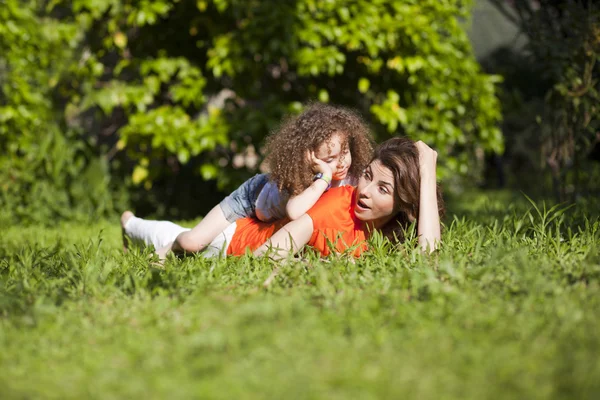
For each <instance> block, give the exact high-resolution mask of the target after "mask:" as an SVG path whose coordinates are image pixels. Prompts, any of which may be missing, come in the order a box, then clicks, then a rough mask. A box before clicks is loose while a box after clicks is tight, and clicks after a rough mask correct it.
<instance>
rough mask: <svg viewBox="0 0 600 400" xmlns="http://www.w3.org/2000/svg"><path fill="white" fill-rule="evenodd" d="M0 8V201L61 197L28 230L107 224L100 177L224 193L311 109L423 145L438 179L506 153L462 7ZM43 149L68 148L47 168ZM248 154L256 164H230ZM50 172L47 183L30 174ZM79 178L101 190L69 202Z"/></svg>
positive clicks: (230, 1) (12, 0)
mask: <svg viewBox="0 0 600 400" xmlns="http://www.w3.org/2000/svg"><path fill="white" fill-rule="evenodd" d="M5 3H6V5H7V7H3V9H2V11H1V13H2V14H1V15H2V17H1V18H2V20H1V21H0V22H2V24H1V27H0V50H1V51H2V55H0V74H1V76H2V82H3V83H2V98H1V99H0V102H1V103H0V132H1V134H2V136H1V138H2V142H1V145H2V149H3V150H6V151H5V152H6V154H7V155H6V156H2V157H1V158H0V162H2V163H4V164H3V167H4V168H3V169H2V171H3V173H4V171H12V172H7V173H6V175H5V177H6V179H4V181H5V182H14V181H16V180H17V179H18V181H19V182H20V183H19V185H20V186H18V185H13V186H12V187H11V188H10V189H7V188H6V185H4V189H3V193H4V195H3V196H4V198H5V200H4V202H8V203H10V204H11V209H10V210H9V208H5V210H7V211H6V212H5V213H7V214H10V215H15V217H14V218H12V217H11V219H12V220H13V222H14V221H19V220H23V218H25V219H27V218H28V217H27V215H28V213H29V211H30V210H32V209H33V210H36V209H41V208H43V206H42V205H41V204H40V205H39V207H38V203H36V201H37V200H36V197H34V196H33V195H29V194H28V193H34V192H40V191H43V192H47V193H49V195H48V197H49V198H52V199H57V200H56V203H55V204H53V205H51V207H50V208H51V209H53V211H51V212H47V213H46V212H45V211H44V213H46V214H44V215H41V214H40V216H39V218H38V217H35V218H34V219H40V220H41V219H44V218H50V219H52V218H61V217H66V216H67V215H66V214H65V215H60V213H59V212H58V210H68V212H67V214H68V215H71V214H73V213H77V212H78V211H77V210H78V207H77V206H76V205H78V204H96V205H100V204H106V206H103V207H100V208H98V207H96V211H95V212H97V213H100V214H102V213H105V212H106V211H107V210H109V209H111V208H113V205H112V204H111V203H110V200H109V199H108V197H107V196H108V195H109V192H110V190H109V189H108V187H109V186H108V184H109V180H108V178H106V176H105V175H104V174H106V173H107V172H108V171H110V174H111V175H112V177H113V178H114V179H115V180H116V181H120V182H122V183H124V184H125V185H127V184H129V183H133V185H136V186H139V188H138V189H137V190H132V192H134V196H137V197H140V192H141V193H144V192H147V191H150V190H153V189H152V188H154V190H155V195H156V194H157V193H159V192H161V193H162V192H165V191H164V190H162V189H160V188H163V187H164V185H165V182H172V181H174V179H172V178H174V177H176V176H177V174H178V173H180V171H181V170H182V168H181V167H182V165H184V164H189V165H190V166H191V167H189V168H193V170H194V172H195V173H196V175H201V176H202V178H203V179H217V180H218V182H219V187H220V188H228V189H231V188H232V187H234V186H235V185H236V184H238V183H239V182H240V180H242V179H244V178H246V177H247V176H248V175H249V174H250V173H251V171H249V170H252V169H256V167H257V165H258V163H257V161H260V157H261V156H262V154H261V149H262V145H263V139H264V137H265V136H266V135H267V134H268V133H269V132H271V131H272V130H274V129H276V127H277V124H278V123H279V121H280V120H281V117H282V116H283V115H284V114H288V113H298V112H300V111H301V110H302V104H303V103H305V102H307V101H309V100H313V99H316V100H319V101H323V102H328V101H331V102H334V103H340V104H345V105H349V106H352V107H355V108H358V109H359V110H360V111H361V112H362V113H363V114H364V115H365V116H366V117H367V118H368V119H369V120H370V121H371V122H372V123H373V126H374V128H375V131H376V136H377V138H378V140H384V139H386V138H387V137H389V136H390V135H395V134H406V135H409V136H411V137H413V138H414V139H422V140H424V141H426V142H428V143H429V144H430V145H432V146H434V147H436V148H437V149H438V150H439V151H440V153H441V154H444V157H442V158H441V160H442V166H441V168H440V174H441V177H442V178H443V177H447V176H448V175H449V174H452V175H455V174H456V172H459V173H462V174H465V173H469V172H473V173H475V172H476V171H474V170H472V168H473V167H474V165H472V164H471V163H470V160H472V159H474V157H472V156H471V155H472V154H473V152H474V151H475V150H478V149H486V150H495V151H500V150H501V149H502V138H501V136H500V134H499V131H498V129H497V127H496V125H497V124H498V122H499V119H500V110H499V108H498V102H497V100H496V97H495V95H494V87H495V83H496V82H497V77H494V76H487V75H485V74H483V73H481V71H480V69H479V66H478V65H477V63H476V62H475V60H474V58H473V54H472V51H471V48H470V45H469V42H468V40H467V37H466V35H465V32H464V27H463V24H461V21H468V16H469V4H470V3H469V2H463V1H458V0H452V1H449V2H443V3H440V2H438V1H434V0H427V1H418V2H417V1H408V0H377V1H343V0H336V1H327V2H322V1H315V0H298V1H292V2H290V1H284V2H271V1H259V0H251V1H238V0H218V1H217V0H214V1H208V0H207V1H198V2H183V1H166V0H145V1H131V0H127V1H113V0H110V1H96V0H73V1H62V0H56V1H52V2H44V1H40V0H30V1H27V2H18V1H16V0H7V1H6V2H5ZM40 138H44V139H40ZM46 138H48V139H46ZM46 140H48V141H50V143H53V144H52V146H55V147H56V148H59V147H61V146H62V147H63V148H64V149H67V150H65V151H64V152H62V153H61V154H60V155H59V156H58V159H54V158H51V157H54V155H52V153H47V152H43V151H40V147H39V146H40V144H41V143H46ZM91 150H93V151H91ZM94 152H95V153H96V154H94ZM246 153H249V154H257V156H258V159H257V160H256V159H255V160H254V161H251V160H249V161H243V162H238V161H239V159H240V155H242V156H243V155H244V154H246ZM97 155H101V156H102V158H103V159H104V160H105V161H101V162H100V161H98V159H97V158H96V156H97ZM242 158H243V157H242ZM249 159H250V158H249ZM23 160H28V163H24V162H23V163H21V164H19V163H20V162H21V161H23ZM235 160H238V161H235ZM49 163H50V164H52V165H53V167H52V168H50V169H52V170H53V171H54V172H53V173H52V174H49V173H48V172H47V169H48V168H46V169H42V168H41V167H40V165H41V164H44V165H48V164H49ZM106 164H108V165H106ZM59 166H62V167H59ZM96 166H101V168H100V169H98V168H96ZM60 168H63V169H62V170H60V171H61V172H57V171H58V170H59V169H60ZM87 168H96V172H95V174H96V175H97V176H98V177H103V178H102V179H101V182H96V183H93V184H92V186H94V187H96V188H98V190H99V191H96V192H94V191H93V190H85V189H83V188H84V187H85V184H84V183H82V185H83V186H81V188H82V189H77V190H75V189H73V190H72V189H70V185H77V184H78V183H76V182H79V178H78V177H79V176H82V175H83V174H84V172H83V171H85V170H86V169H87ZM470 168H471V170H470ZM15 171H17V172H15ZM16 175H19V178H17V177H16ZM21 175H23V176H25V175H26V176H27V177H28V178H26V179H24V178H21V177H20V176H21ZM57 176H60V178H53V177H57ZM27 182H29V183H27ZM34 183H35V184H36V185H37V184H38V183H39V184H43V185H45V186H43V189H35V190H33V191H32V190H31V189H30V187H31V185H34ZM121 186H123V184H121ZM49 187H52V188H54V189H49ZM123 187H125V186H123ZM101 188H102V189H101ZM128 189H131V188H128ZM180 189H181V188H175V187H174V186H173V187H171V188H170V189H169V190H170V192H171V194H168V195H167V196H171V197H173V192H181V190H180ZM74 191H76V192H78V193H82V194H84V193H85V196H88V197H89V199H93V201H92V203H90V201H91V200H89V199H86V198H85V197H83V198H77V197H74V195H73V192H74ZM18 196H25V197H27V196H29V197H27V198H24V197H20V198H19V197H18ZM142 197H144V198H152V196H148V195H147V193H144V194H142ZM58 199H62V200H58ZM40 201H41V200H40ZM44 201H47V199H46V200H44ZM8 203H7V204H8ZM17 205H22V211H20V212H18V213H16V214H14V213H13V212H12V211H11V210H12V208H14V207H16V206H17ZM153 206H154V208H156V207H158V206H159V204H158V203H153ZM93 208H94V207H92V206H83V209H86V210H91V209H93ZM87 212H88V211H86V213H87Z"/></svg>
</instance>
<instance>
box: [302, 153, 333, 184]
mask: <svg viewBox="0 0 600 400" xmlns="http://www.w3.org/2000/svg"><path fill="white" fill-rule="evenodd" d="M306 158H307V159H308V162H309V163H310V166H311V168H312V171H313V172H314V173H315V174H316V173H319V172H320V173H322V174H323V175H324V176H327V177H329V178H331V177H332V176H333V171H332V170H331V167H330V166H329V165H328V164H327V163H326V162H325V161H323V160H319V159H318V158H317V156H316V155H315V152H314V151H310V150H309V151H307V154H306Z"/></svg>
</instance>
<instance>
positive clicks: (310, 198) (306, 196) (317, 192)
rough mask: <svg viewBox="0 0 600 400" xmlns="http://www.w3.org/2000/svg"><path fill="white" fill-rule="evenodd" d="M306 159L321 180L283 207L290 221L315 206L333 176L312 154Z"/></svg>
mask: <svg viewBox="0 0 600 400" xmlns="http://www.w3.org/2000/svg"><path fill="white" fill-rule="evenodd" d="M307 158H308V159H309V161H310V162H311V163H312V166H313V171H315V172H317V173H319V172H320V173H321V174H323V178H322V179H317V180H315V181H314V182H313V183H312V185H310V186H309V187H307V188H306V189H304V191H303V192H302V193H300V194H298V195H296V196H292V197H290V199H289V200H288V202H287V204H286V206H285V212H286V214H287V216H288V218H289V219H291V220H292V221H294V220H296V219H298V218H300V217H301V216H303V215H304V214H306V212H307V211H308V210H310V209H311V208H312V206H314V205H315V203H316V202H317V200H319V198H320V197H321V196H322V195H323V193H325V191H326V190H327V188H328V187H329V185H330V183H331V178H332V176H333V172H332V171H331V167H330V166H329V165H327V164H326V163H324V162H323V161H321V160H319V159H318V158H317V157H315V153H314V152H311V153H310V154H308V157H307Z"/></svg>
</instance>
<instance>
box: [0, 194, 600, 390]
mask: <svg viewBox="0 0 600 400" xmlns="http://www.w3.org/2000/svg"><path fill="white" fill-rule="evenodd" d="M509 201H510V203H509ZM463 204H469V205H470V208H460V206H462V205H463ZM536 207H537V208H536ZM453 209H454V210H455V214H454V215H451V216H450V217H449V218H448V219H447V221H446V229H445V231H444V237H443V240H444V243H443V248H442V249H441V251H440V252H439V254H438V255H436V256H434V257H424V256H422V255H421V254H420V253H418V252H417V251H415V250H413V249H412V248H411V247H410V246H402V247H400V248H399V249H390V247H389V246H388V245H386V244H381V243H378V244H376V246H375V248H374V249H373V251H371V252H370V253H369V254H368V255H366V256H365V257H363V258H362V259H360V260H359V261H358V262H357V263H356V264H354V263H352V262H349V261H348V260H346V259H332V260H325V261H320V260H317V259H316V258H314V257H310V256H308V257H306V258H305V259H302V260H296V261H294V262H292V263H290V264H287V265H284V266H279V273H278V275H276V276H275V277H274V278H273V276H272V273H273V270H274V268H275V267H276V265H275V264H273V263H272V262H270V261H267V260H261V259H253V258H251V257H241V258H236V259H227V260H205V259H203V258H201V257H190V258H186V259H183V260H176V259H171V260H168V261H167V263H166V264H165V266H164V268H157V267H155V266H152V265H151V264H150V263H149V262H148V260H147V256H148V252H147V251H146V252H144V251H132V252H130V253H128V254H123V253H122V252H121V251H120V236H119V229H118V224H117V223H116V222H115V223H112V222H102V221H101V222H98V223H97V224H96V225H94V226H81V225H69V224H65V225H62V226H58V227H56V228H53V229H47V228H40V227H31V228H26V229H19V228H18V227H10V228H8V229H5V230H3V231H2V233H1V234H0V235H1V236H0V316H1V317H0V348H1V349H2V351H1V352H0V371H2V373H1V374H0V398H2V399H13V398H14V399H27V398H48V399H50V398H61V399H70V398H142V397H144V398H157V399H158V398H190V397H194V398H211V399H231V398H243V399H250V398H261V399H262V398H299V399H316V398H327V399H330V398H331V399H338V398H339V399H342V398H343V399H346V398H356V399H370V398H373V399H374V398H420V399H439V398H443V399H480V398H494V399H503V398H506V399H513V398H528V399H538V398H539V399H562V398H564V399H573V398H578V399H585V398H589V399H592V398H598V396H600V361H599V360H600V335H599V334H598V333H599V332H600V312H599V311H598V310H600V250H599V247H600V246H599V244H600V221H599V220H598V217H597V215H598V210H599V209H600V204H597V202H594V201H590V202H583V201H582V202H581V203H580V204H577V205H575V206H574V207H572V208H570V209H565V207H563V206H558V207H555V208H550V207H546V208H545V209H544V206H542V205H536V206H535V207H534V206H533V205H532V204H530V203H529V202H528V201H527V200H526V199H525V198H524V197H523V196H518V197H517V198H516V200H515V199H514V198H511V197H510V196H509V197H507V196H505V195H502V196H501V195H497V194H492V195H487V196H482V195H477V196H472V197H471V198H468V199H467V200H463V201H462V202H460V203H456V205H455V206H454V207H453ZM269 277H272V278H273V279H272V280H271V281H270V284H268V285H264V282H265V281H266V280H267V279H268V278H269Z"/></svg>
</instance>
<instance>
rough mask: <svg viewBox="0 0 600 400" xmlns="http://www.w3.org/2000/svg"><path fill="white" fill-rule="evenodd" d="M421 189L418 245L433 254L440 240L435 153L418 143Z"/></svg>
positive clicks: (423, 144)
mask: <svg viewBox="0 0 600 400" xmlns="http://www.w3.org/2000/svg"><path fill="white" fill-rule="evenodd" d="M415 145H416V146H417V149H418V150H419V171H420V175H421V188H420V196H419V222H418V228H417V231H418V234H419V245H421V249H422V250H423V251H429V252H430V253H431V252H433V251H434V250H435V249H436V248H437V245H438V242H439V241H440V239H441V232H440V215H439V211H438V202H437V182H436V172H435V171H436V164H437V152H436V151H434V150H433V149H431V148H430V147H429V146H427V145H426V144H425V143H423V142H421V141H418V142H417V143H415Z"/></svg>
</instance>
